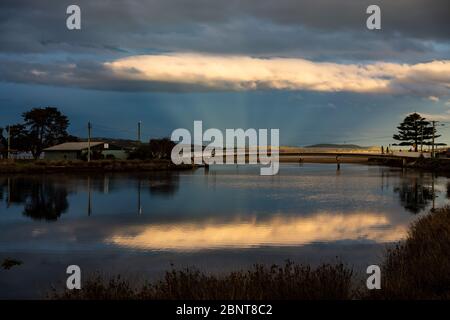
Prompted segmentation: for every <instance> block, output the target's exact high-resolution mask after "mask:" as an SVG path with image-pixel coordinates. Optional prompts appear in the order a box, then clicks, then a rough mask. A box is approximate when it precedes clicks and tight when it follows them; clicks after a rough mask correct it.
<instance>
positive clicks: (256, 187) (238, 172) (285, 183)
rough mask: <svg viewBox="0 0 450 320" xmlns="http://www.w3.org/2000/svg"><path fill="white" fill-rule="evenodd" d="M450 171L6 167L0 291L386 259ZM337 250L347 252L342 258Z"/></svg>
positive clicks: (436, 197)
mask: <svg viewBox="0 0 450 320" xmlns="http://www.w3.org/2000/svg"><path fill="white" fill-rule="evenodd" d="M449 182H450V180H449V179H448V178H446V177H436V176H433V175H432V174H430V173H419V172H414V171H403V170H402V169H392V168H385V167H375V166H363V165H350V164H348V165H342V167H341V170H340V171H336V167H335V165H328V164H317V165H315V164H305V165H303V166H298V165H295V164H292V165H291V164H285V165H282V166H281V168H280V174H279V175H277V176H273V177H262V176H259V168H258V167H248V166H239V167H236V166H220V167H219V166H217V167H211V168H210V169H209V171H204V170H203V169H199V170H197V171H192V172H180V173H157V174H150V173H142V174H106V175H103V174H101V175H83V174H81V175H64V174H57V175H56V174H53V175H37V176H30V175H11V176H7V175H0V261H2V260H3V259H4V258H6V257H11V258H15V259H19V260H21V261H23V265H21V266H18V267H14V268H12V269H11V270H0V298H17V297H21V298H38V297H42V296H43V295H45V294H46V292H48V289H49V287H50V285H52V284H53V285H56V286H62V284H63V283H64V281H65V280H64V279H65V277H66V274H65V269H66V267H67V266H68V265H69V264H77V265H79V266H80V267H81V269H82V272H83V275H85V274H89V273H92V272H95V271H101V272H103V273H105V274H117V273H120V274H126V275H127V276H129V277H130V278H132V279H135V280H136V281H140V280H141V279H142V278H144V277H145V278H156V277H159V276H161V275H162V273H163V272H164V271H165V270H167V269H170V264H171V263H173V264H174V265H175V266H178V267H184V266H197V267H198V268H201V269H204V270H207V271H210V272H223V271H227V270H231V269H236V268H244V267H248V266H250V265H252V264H253V263H270V264H271V263H282V262H283V261H284V260H286V259H291V260H294V261H298V262H303V263H311V264H317V263H321V262H332V261H335V260H336V259H340V260H341V261H344V262H347V263H348V264H350V265H352V266H354V267H355V268H356V269H358V268H360V269H361V270H362V268H364V267H365V266H367V265H369V264H374V263H379V261H380V259H381V255H382V253H383V251H384V249H385V248H386V246H387V245H389V244H392V243H394V242H396V241H398V240H401V239H402V238H403V237H404V236H405V235H406V232H407V229H408V225H409V224H410V223H411V222H412V221H413V220H415V219H417V217H419V216H420V215H423V214H425V213H427V212H428V211H429V210H430V209H431V208H433V206H434V207H436V208H438V207H441V206H443V205H445V204H447V203H448V198H449V194H450V186H449ZM336 257H337V258H336Z"/></svg>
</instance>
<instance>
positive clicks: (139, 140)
mask: <svg viewBox="0 0 450 320" xmlns="http://www.w3.org/2000/svg"><path fill="white" fill-rule="evenodd" d="M141 123H142V122H141V121H139V122H138V136H137V138H138V142H141Z"/></svg>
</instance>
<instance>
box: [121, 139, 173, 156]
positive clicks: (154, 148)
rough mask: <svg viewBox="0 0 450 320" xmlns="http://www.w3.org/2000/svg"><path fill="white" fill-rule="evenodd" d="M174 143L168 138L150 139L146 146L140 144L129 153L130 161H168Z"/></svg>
mask: <svg viewBox="0 0 450 320" xmlns="http://www.w3.org/2000/svg"><path fill="white" fill-rule="evenodd" d="M174 146H175V142H173V141H172V140H170V139H169V138H163V139H151V140H150V142H149V143H148V144H141V145H140V146H139V147H137V148H136V149H135V150H133V151H132V152H130V155H129V158H130V159H141V160H145V159H170V154H171V152H172V149H173V147H174Z"/></svg>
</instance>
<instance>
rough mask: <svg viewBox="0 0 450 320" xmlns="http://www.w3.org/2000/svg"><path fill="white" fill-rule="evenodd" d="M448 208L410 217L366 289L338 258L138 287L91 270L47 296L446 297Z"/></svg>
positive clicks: (186, 274) (449, 287)
mask: <svg viewBox="0 0 450 320" xmlns="http://www.w3.org/2000/svg"><path fill="white" fill-rule="evenodd" d="M449 252H450V208H444V209H440V210H437V211H435V212H430V213H429V214H428V215H426V216H423V217H422V218H420V219H419V220H417V221H416V222H414V223H413V224H412V225H411V227H410V230H409V233H408V236H407V238H406V239H405V240H404V241H402V242H400V243H399V244H398V245H397V246H396V247H394V248H391V249H388V250H387V251H386V252H385V255H384V260H383V262H382V265H381V266H380V267H381V289H380V290H368V289H367V288H366V286H365V283H366V282H365V278H366V277H367V275H366V274H363V275H358V274H356V273H355V272H354V270H353V269H352V268H351V267H349V266H347V265H345V264H342V263H337V264H323V265H320V266H319V267H316V268H312V267H310V266H307V265H299V264H294V263H292V262H287V263H286V264H285V265H284V266H276V265H274V266H264V265H255V266H254V267H253V268H252V269H250V270H239V271H235V272H230V273H226V274H222V275H214V274H208V273H204V272H200V271H198V270H196V269H184V270H175V269H174V270H171V271H168V272H166V274H165V276H164V278H163V279H162V280H160V281H156V282H155V281H154V282H148V283H145V284H144V285H142V286H140V287H135V286H132V285H131V284H130V282H129V281H128V280H126V279H125V278H124V277H113V278H104V277H102V276H99V275H97V276H93V277H91V278H90V279H88V280H87V281H86V282H85V283H83V288H82V289H81V290H74V291H69V290H63V291H57V290H54V291H53V292H51V293H50V295H49V298H50V299H89V300H90V299H180V300H235V299H238V300H266V299H268V300H271V299H273V300H285V299H289V300H325V299H326V300H333V299H335V300H351V299H450V274H449V272H448V270H449V269H450V254H449Z"/></svg>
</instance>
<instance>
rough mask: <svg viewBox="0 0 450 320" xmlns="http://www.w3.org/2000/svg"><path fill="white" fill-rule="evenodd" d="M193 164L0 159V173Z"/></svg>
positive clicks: (130, 169) (174, 168)
mask: <svg viewBox="0 0 450 320" xmlns="http://www.w3.org/2000/svg"><path fill="white" fill-rule="evenodd" d="M195 168H197V166H194V165H185V164H183V165H175V164H173V163H172V162H171V161H170V160H95V161H91V162H86V161H46V160H36V161H35V160H14V161H8V160H3V161H0V174H2V173H7V174H11V173H69V172H70V173H79V172H96V173H98V172H138V171H139V172H143V171H149V172H150V171H178V170H192V169H195Z"/></svg>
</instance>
